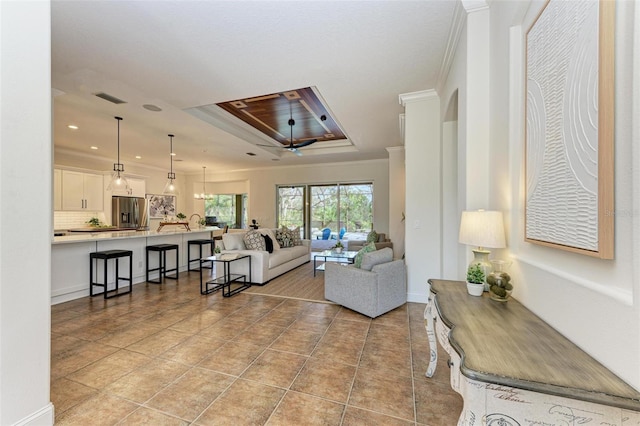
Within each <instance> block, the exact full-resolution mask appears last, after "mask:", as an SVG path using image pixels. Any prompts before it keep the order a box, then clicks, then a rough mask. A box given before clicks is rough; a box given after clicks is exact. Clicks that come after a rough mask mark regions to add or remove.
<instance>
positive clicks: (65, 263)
mask: <svg viewBox="0 0 640 426" xmlns="http://www.w3.org/2000/svg"><path fill="white" fill-rule="evenodd" d="M222 232H223V231H222V229H219V228H217V227H205V228H201V229H193V230H191V231H187V230H186V229H177V228H172V229H167V230H162V231H159V232H158V231H117V232H95V233H86V232H82V233H72V234H69V235H64V236H58V237H53V240H52V242H51V304H52V305H55V304H58V303H62V302H67V301H69V300H74V299H79V298H81V297H86V296H88V295H89V253H92V252H95V251H103V250H114V249H122V250H131V251H132V252H133V283H134V284H139V283H141V282H145V271H146V265H145V255H146V247H147V245H149V244H178V246H179V247H180V258H179V263H180V265H178V267H179V271H186V270H187V244H188V241H189V240H195V239H205V238H212V237H214V236H217V235H220V234H221V233H222ZM150 262H157V260H156V259H155V258H152V259H151V261H150ZM152 265H153V263H152ZM169 267H173V265H171V264H170V265H169ZM112 280H113V273H112V271H110V274H109V282H110V283H111V282H113V281H112Z"/></svg>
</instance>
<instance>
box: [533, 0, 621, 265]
mask: <svg viewBox="0 0 640 426" xmlns="http://www.w3.org/2000/svg"><path fill="white" fill-rule="evenodd" d="M614 24H615V2H614V1H612V0H600V1H598V0H589V1H581V2H572V1H571V2H566V1H562V0H548V1H547V3H546V4H545V6H544V7H543V9H542V11H541V12H540V14H539V15H538V17H537V18H536V19H535V21H534V23H533V24H532V25H531V27H530V28H529V30H528V31H527V34H526V61H527V63H526V67H525V69H526V107H525V111H526V112H525V119H526V120H525V122H526V143H525V176H526V183H525V241H527V242H530V243H535V244H540V245H544V246H548V247H554V248H559V249H563V250H568V251H571V252H575V253H580V254H585V255H588V256H594V257H599V258H602V259H613V255H614V219H615V210H614V208H615V207H614Z"/></svg>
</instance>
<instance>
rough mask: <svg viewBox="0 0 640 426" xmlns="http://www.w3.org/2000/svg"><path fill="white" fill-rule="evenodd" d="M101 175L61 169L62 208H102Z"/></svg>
mask: <svg viewBox="0 0 640 426" xmlns="http://www.w3.org/2000/svg"><path fill="white" fill-rule="evenodd" d="M103 206H104V194H103V178H102V175H96V174H92V173H82V172H74V171H71V170H62V210H92V211H102V210H103V209H104V207H103Z"/></svg>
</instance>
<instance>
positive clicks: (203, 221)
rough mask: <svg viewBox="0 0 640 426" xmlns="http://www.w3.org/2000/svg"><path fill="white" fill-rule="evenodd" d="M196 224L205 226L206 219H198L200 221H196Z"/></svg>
mask: <svg viewBox="0 0 640 426" xmlns="http://www.w3.org/2000/svg"><path fill="white" fill-rule="evenodd" d="M198 224H199V225H200V226H205V225H206V224H207V220H206V219H200V220H199V221H198Z"/></svg>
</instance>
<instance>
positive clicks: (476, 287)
mask: <svg viewBox="0 0 640 426" xmlns="http://www.w3.org/2000/svg"><path fill="white" fill-rule="evenodd" d="M467 293H469V294H470V295H471V296H482V293H484V283H470V282H469V281H467Z"/></svg>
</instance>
